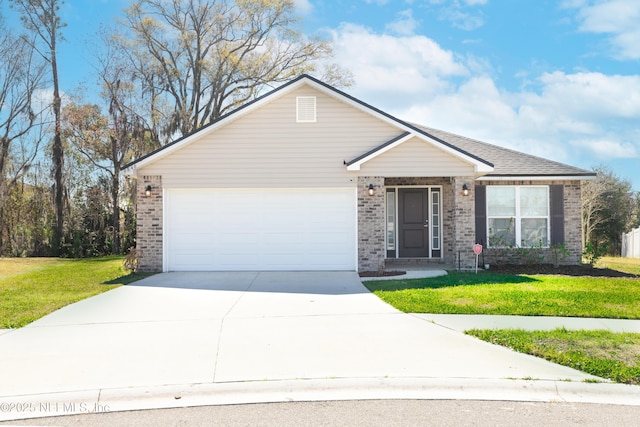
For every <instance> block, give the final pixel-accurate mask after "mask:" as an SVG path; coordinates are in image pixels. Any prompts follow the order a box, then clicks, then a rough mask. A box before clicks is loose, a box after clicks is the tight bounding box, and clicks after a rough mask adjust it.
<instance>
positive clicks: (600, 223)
mask: <svg viewBox="0 0 640 427" xmlns="http://www.w3.org/2000/svg"><path fill="white" fill-rule="evenodd" d="M593 170H594V172H596V174H597V175H596V178H595V179H593V180H589V181H587V182H586V183H585V184H584V185H583V187H582V218H583V239H584V243H585V244H586V243H592V244H593V245H594V246H595V247H598V246H599V245H602V246H603V247H607V248H608V250H609V252H610V253H611V254H619V253H620V246H621V235H622V233H624V232H628V231H629V230H630V229H631V228H632V226H633V221H634V208H635V204H636V199H635V197H636V195H635V193H634V192H633V191H632V190H631V183H630V182H629V181H626V180H624V179H621V178H619V177H618V176H616V174H615V173H614V172H613V171H612V170H611V169H609V168H608V167H606V166H599V167H596V168H594V169H593Z"/></svg>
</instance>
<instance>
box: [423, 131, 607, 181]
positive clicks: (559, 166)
mask: <svg viewBox="0 0 640 427" xmlns="http://www.w3.org/2000/svg"><path fill="white" fill-rule="evenodd" d="M414 126H416V127H417V128H418V129H420V130H422V131H424V132H425V133H427V134H429V135H431V136H433V137H435V138H436V139H440V140H442V141H444V142H446V143H448V144H450V145H453V146H455V147H457V148H458V149H460V150H463V151H465V152H468V153H470V154H472V155H474V156H477V157H479V158H481V159H483V160H485V161H488V162H490V163H491V164H493V168H494V170H493V172H490V173H488V174H487V175H486V176H484V177H481V178H480V179H491V178H492V177H493V178H500V177H504V178H509V177H513V178H522V177H539V178H543V177H548V178H550V177H559V178H566V177H576V178H581V179H589V178H590V177H594V176H596V174H595V173H594V172H591V171H587V170H584V169H580V168H577V167H574V166H570V165H566V164H563V163H559V162H555V161H552V160H548V159H544V158H542V157H537V156H533V155H531V154H525V153H522V152H520V151H515V150H511V149H508V148H503V147H498V146H497V145H492V144H488V143H486V142H482V141H478V140H477V139H472V138H468V137H465V136H460V135H456V134H454V133H450V132H445V131H442V130H439V129H434V128H430V127H426V126H421V125H416V124H414Z"/></svg>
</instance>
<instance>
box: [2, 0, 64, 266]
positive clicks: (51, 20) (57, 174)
mask: <svg viewBox="0 0 640 427" xmlns="http://www.w3.org/2000/svg"><path fill="white" fill-rule="evenodd" d="M11 2H12V3H13V4H14V5H15V7H16V8H17V9H18V11H19V12H20V15H21V19H22V23H23V24H24V26H25V28H26V29H27V30H29V31H31V33H32V34H33V35H34V40H35V39H37V40H38V41H39V43H34V45H33V47H34V48H35V49H36V50H37V51H38V52H39V53H40V55H41V56H42V58H43V59H44V60H45V61H46V62H47V63H48V64H49V66H50V68H51V77H52V83H53V103H52V107H53V115H54V137H53V144H52V155H51V159H52V163H53V180H54V186H55V188H54V206H55V212H56V224H55V227H54V230H53V241H52V245H51V246H52V247H51V248H52V251H53V254H54V255H58V254H59V253H60V250H61V244H62V235H63V231H64V188H63V167H64V149H63V145H62V138H61V136H60V132H61V131H60V112H61V106H62V102H61V99H60V88H59V81H58V60H57V51H58V40H60V39H61V38H62V36H61V33H60V30H61V29H62V28H64V26H65V24H64V23H62V21H61V20H60V17H59V16H58V11H59V10H60V6H61V5H62V4H64V0H11Z"/></svg>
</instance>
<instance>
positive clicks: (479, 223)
mask: <svg viewBox="0 0 640 427" xmlns="http://www.w3.org/2000/svg"><path fill="white" fill-rule="evenodd" d="M474 193H475V195H476V243H480V244H481V245H482V246H484V247H485V248H486V247H487V186H486V185H476V186H475V189H474Z"/></svg>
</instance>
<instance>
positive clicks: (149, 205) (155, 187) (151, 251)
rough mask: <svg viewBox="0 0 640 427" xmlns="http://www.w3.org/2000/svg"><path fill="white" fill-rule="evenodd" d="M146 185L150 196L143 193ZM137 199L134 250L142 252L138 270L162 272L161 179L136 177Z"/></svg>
mask: <svg viewBox="0 0 640 427" xmlns="http://www.w3.org/2000/svg"><path fill="white" fill-rule="evenodd" d="M148 185H151V195H150V196H147V195H146V193H145V191H146V188H147V186H148ZM137 197H138V210H137V214H136V215H137V216H136V220H137V236H136V249H137V250H138V251H141V252H142V255H141V257H140V259H139V260H138V270H139V271H143V272H158V271H162V221H163V213H162V177H161V176H141V177H138V187H137Z"/></svg>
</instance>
